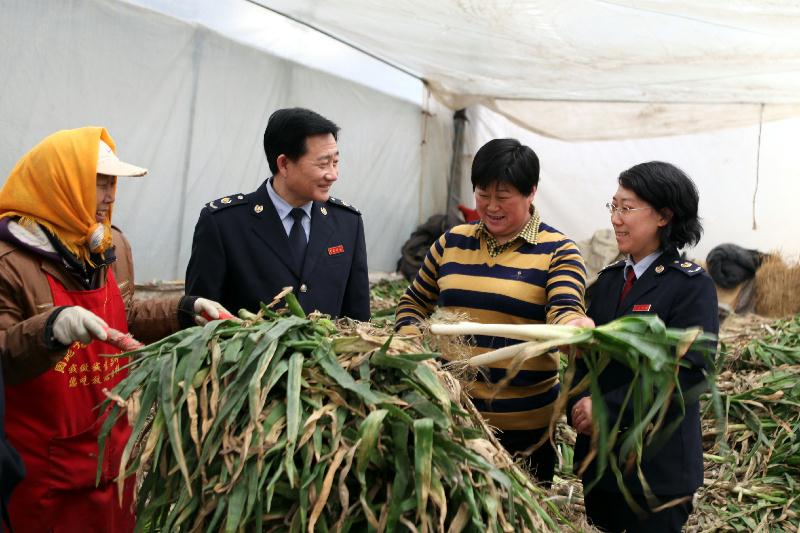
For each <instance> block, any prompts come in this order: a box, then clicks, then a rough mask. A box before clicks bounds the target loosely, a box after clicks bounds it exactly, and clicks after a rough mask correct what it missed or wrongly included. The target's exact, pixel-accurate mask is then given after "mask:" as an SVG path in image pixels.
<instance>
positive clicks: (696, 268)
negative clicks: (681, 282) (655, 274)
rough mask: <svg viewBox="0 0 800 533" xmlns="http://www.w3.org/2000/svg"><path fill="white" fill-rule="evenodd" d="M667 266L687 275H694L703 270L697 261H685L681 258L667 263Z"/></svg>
mask: <svg viewBox="0 0 800 533" xmlns="http://www.w3.org/2000/svg"><path fill="white" fill-rule="evenodd" d="M667 266H669V267H670V268H674V269H675V270H680V271H681V272H683V273H684V274H686V275H687V276H696V275H698V274H701V273H703V272H705V270H704V269H703V267H701V266H700V265H698V264H697V263H692V262H691V261H686V260H683V259H680V260H678V259H676V260H675V261H673V262H672V263H669V264H668V265H667Z"/></svg>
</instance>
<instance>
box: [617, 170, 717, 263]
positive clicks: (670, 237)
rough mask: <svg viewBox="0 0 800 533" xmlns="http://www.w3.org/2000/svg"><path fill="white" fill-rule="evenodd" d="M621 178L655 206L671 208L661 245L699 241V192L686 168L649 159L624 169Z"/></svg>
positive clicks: (681, 245)
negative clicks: (684, 169) (646, 161)
mask: <svg viewBox="0 0 800 533" xmlns="http://www.w3.org/2000/svg"><path fill="white" fill-rule="evenodd" d="M618 181H619V184H620V185H622V186H623V187H625V188H626V189H629V190H631V191H633V192H635V193H636V196H638V197H639V198H641V199H642V200H644V201H645V202H647V203H648V204H650V206H651V207H652V208H653V209H655V210H657V211H661V210H663V209H669V210H670V211H671V212H672V219H670V221H669V223H667V225H666V226H664V227H663V228H661V231H660V238H661V246H662V248H664V249H665V250H669V249H681V248H684V247H685V246H687V245H695V244H697V243H698V242H700V237H701V236H702V235H703V225H702V224H701V223H700V217H699V216H698V215H697V206H698V204H699V203H700V195H699V194H698V193H697V187H695V184H694V182H693V181H692V179H691V178H690V177H689V176H687V175H686V173H685V172H684V171H682V170H681V169H679V168H678V167H676V166H675V165H672V164H670V163H664V162H662V161H650V162H648V163H640V164H638V165H635V166H633V167H631V168H629V169H628V170H626V171H624V172H623V173H621V174H620V175H619V180H618Z"/></svg>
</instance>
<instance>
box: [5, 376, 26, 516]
mask: <svg viewBox="0 0 800 533" xmlns="http://www.w3.org/2000/svg"><path fill="white" fill-rule="evenodd" d="M5 398H6V393H5V390H4V388H3V369H2V367H1V366H0V532H2V531H4V529H5V528H4V524H5V522H6V520H7V518H8V514H7V509H8V500H9V498H10V497H11V491H12V490H13V489H14V486H15V485H16V484H17V483H19V482H20V480H21V479H22V477H23V476H24V475H25V468H24V467H23V466H22V458H20V456H19V454H18V453H17V451H16V450H15V449H14V448H13V446H11V443H10V442H8V440H6V426H5V413H6V399H5Z"/></svg>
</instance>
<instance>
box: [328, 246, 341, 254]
mask: <svg viewBox="0 0 800 533" xmlns="http://www.w3.org/2000/svg"><path fill="white" fill-rule="evenodd" d="M343 253H344V246H343V245H341V244H340V245H339V246H331V247H330V248H328V255H336V254H343Z"/></svg>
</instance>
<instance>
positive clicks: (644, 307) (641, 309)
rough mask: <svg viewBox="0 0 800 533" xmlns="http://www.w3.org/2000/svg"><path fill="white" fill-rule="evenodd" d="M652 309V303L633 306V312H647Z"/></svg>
mask: <svg viewBox="0 0 800 533" xmlns="http://www.w3.org/2000/svg"><path fill="white" fill-rule="evenodd" d="M649 310H650V304H637V305H634V306H633V312H634V313H635V312H637V311H639V312H646V311H649Z"/></svg>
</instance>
